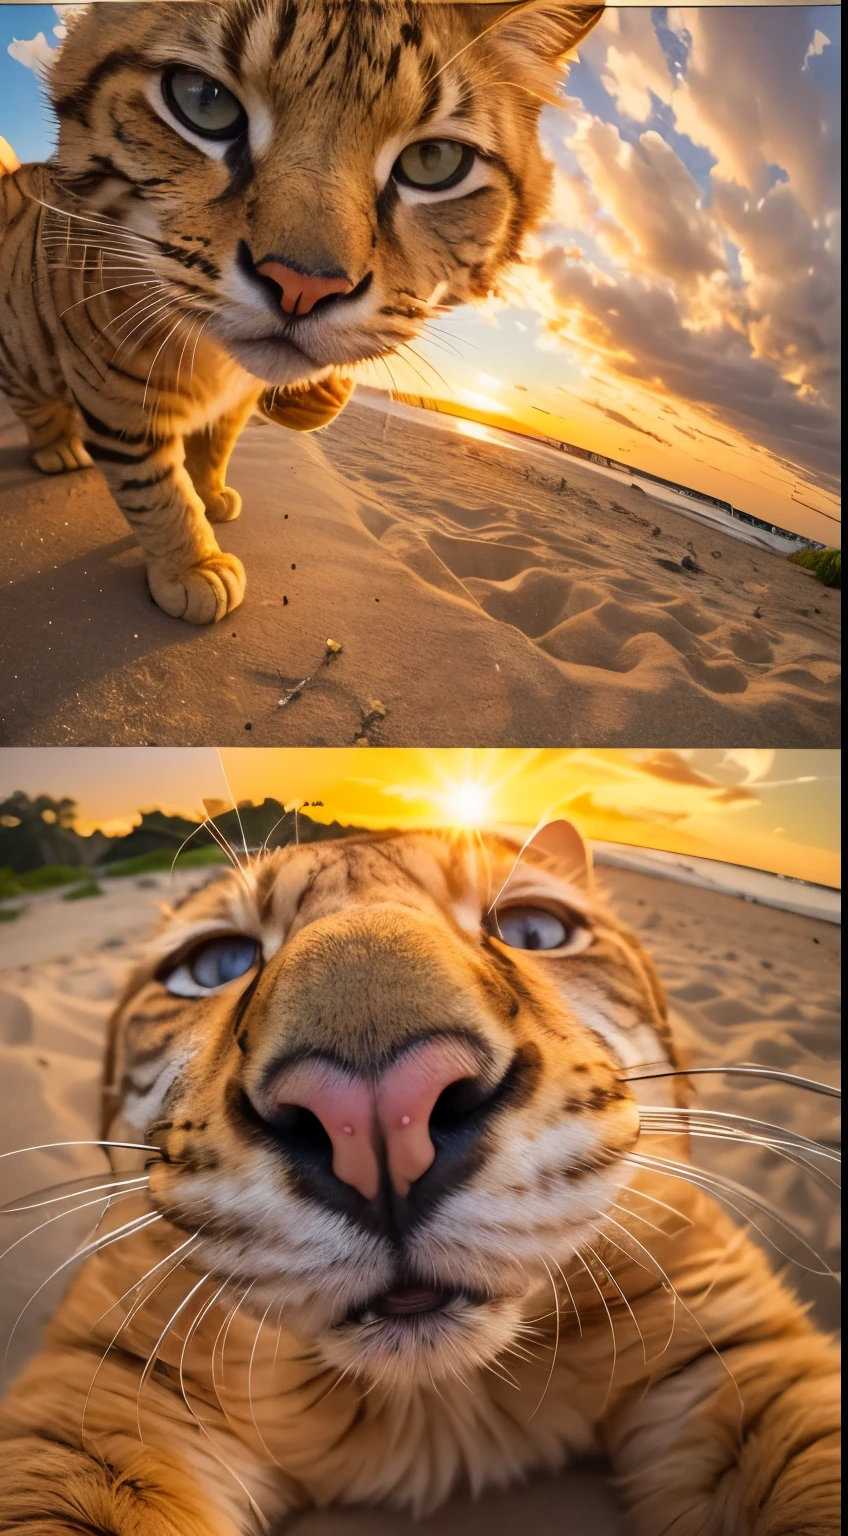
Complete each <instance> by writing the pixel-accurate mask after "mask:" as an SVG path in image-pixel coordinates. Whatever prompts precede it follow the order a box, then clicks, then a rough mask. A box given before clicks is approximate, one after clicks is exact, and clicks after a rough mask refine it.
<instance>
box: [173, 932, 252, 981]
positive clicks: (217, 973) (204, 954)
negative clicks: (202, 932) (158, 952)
mask: <svg viewBox="0 0 848 1536" xmlns="http://www.w3.org/2000/svg"><path fill="white" fill-rule="evenodd" d="M258 958H259V945H258V944H257V943H256V941H255V939H247V938H245V937H244V936H243V935H242V934H232V935H227V936H226V937H223V938H220V939H210V940H208V942H207V943H205V944H200V945H198V947H197V949H194V950H192V952H191V954H190V955H187V956H186V958H185V960H182V961H181V962H180V964H179V965H177V966H176V967H175V968H174V970H173V971H172V972H171V974H170V975H169V976H166V977H165V986H166V987H167V989H168V991H169V992H172V993H173V994H174V995H175V996H176V997H204V996H206V994H207V993H209V992H217V991H218V990H219V988H220V987H225V986H227V984H228V982H231V981H237V980H238V978H239V977H240V976H245V975H246V974H247V972H248V971H250V970H252V969H253V967H254V965H255V964H256V962H257V960H258Z"/></svg>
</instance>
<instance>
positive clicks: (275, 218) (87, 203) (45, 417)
mask: <svg viewBox="0 0 848 1536" xmlns="http://www.w3.org/2000/svg"><path fill="white" fill-rule="evenodd" d="M601 9H602V7H600V6H597V5H595V6H582V7H581V6H574V5H567V4H564V3H562V0H559V3H556V0H547V3H544V4H542V3H539V0H531V3H524V4H522V3H517V4H513V5H506V6H499V7H496V8H495V10H494V11H493V10H492V8H491V7H489V6H475V5H463V4H459V5H453V4H444V5H442V4H436V5H429V4H426V5H425V4H416V3H413V0H228V4H226V5H220V4H212V3H206V0H195V3H191V0H188V3H184V4H168V5H166V6H160V5H158V4H156V3H150V0H149V3H139V4H121V5H96V6H90V7H88V8H87V9H82V11H81V14H77V15H74V16H72V17H71V20H70V22H69V36H68V39H67V41H66V43H65V44H64V47H63V49H62V52H61V55H60V58H59V61H58V63H57V64H56V66H55V68H54V71H53V78H52V95H53V102H54V105H55V109H56V112H57V115H58V118H59V125H60V129H59V144H58V151H57V154H56V157H55V159H54V160H52V161H50V162H49V163H48V164H46V165H43V166H24V167H23V168H22V169H20V170H17V171H12V172H11V173H10V174H7V175H5V176H2V178H0V336H2V342H0V386H2V387H3V389H4V390H5V391H6V392H7V393H8V395H9V398H10V400H11V403H12V405H13V407H14V408H15V410H16V411H17V412H18V414H19V416H20V417H21V419H22V420H23V422H24V424H25V426H26V428H27V431H28V433H29V437H30V443H31V456H32V462H33V463H34V464H35V465H36V467H37V468H38V469H40V470H43V471H44V472H45V473H48V474H50V473H59V472H62V471H64V470H72V469H77V468H82V467H87V466H89V465H90V464H91V463H92V461H93V462H94V463H95V464H96V465H97V466H98V468H99V469H100V470H101V471H102V472H103V474H104V476H105V478H106V480H107V483H108V485H109V488H110V490H111V492H112V494H113V496H114V497H115V500H116V501H117V503H118V505H119V507H120V508H121V510H122V512H123V513H124V515H125V516H126V518H127V520H128V521H129V523H130V526H131V527H132V529H133V531H134V533H135V535H136V537H137V538H138V541H139V543H140V544H141V546H142V549H143V551H144V554H145V556H146V561H147V571H148V581H149V585H150V590H151V592H152V594H153V597H154V599H155V600H156V602H157V603H158V604H159V606H160V607H161V608H163V609H164V610H165V612H166V613H169V614H172V615H174V616H177V617H182V618H185V619H187V620H188V621H190V622H192V623H197V624H204V623H208V622H210V621H212V620H216V619H220V618H222V617H223V616H224V614H225V613H226V612H228V611H229V610H231V609H233V608H234V607H236V606H237V605H238V603H240V602H241V600H242V596H243V593H244V571H243V568H242V566H241V565H240V563H239V562H238V560H236V559H235V557H234V556H232V555H228V554H224V553H222V552H221V550H220V549H219V547H218V544H217V542H216V539H215V536H214V533H213V528H212V525H213V524H214V523H216V522H225V521H228V520H230V519H232V518H234V517H237V516H238V513H239V511H240V500H239V497H238V495H237V494H236V493H235V492H234V491H232V490H230V489H229V488H227V486H226V483H225V480H226V470H227V464H228V461H229V457H230V453H231V451H232V448H233V446H234V444H235V442H236V439H237V438H238V435H239V433H240V431H241V429H242V427H243V426H244V424H245V422H246V420H247V419H248V417H249V416H250V414H251V413H252V411H253V410H254V408H255V407H257V405H260V403H261V404H262V406H263V408H264V409H266V414H269V415H271V416H272V418H273V419H274V420H277V421H282V422H283V423H284V424H285V425H288V426H292V427H295V428H297V429H298V430H312V429H313V428H315V427H317V426H322V425H324V424H325V423H326V422H327V421H329V420H331V419H332V417H333V416H334V415H335V414H336V413H337V411H338V410H339V409H341V407H342V406H343V404H344V403H345V401H346V399H347V398H348V395H349V394H350V389H351V384H350V379H349V377H346V375H349V374H350V370H351V369H352V368H355V366H356V365H357V364H359V363H362V362H364V361H366V360H369V359H374V358H380V357H384V356H386V355H387V354H390V353H392V352H394V351H396V350H398V349H399V348H401V347H403V346H404V345H406V344H408V343H409V342H410V341H411V340H413V339H414V338H415V337H416V336H417V335H418V334H419V333H420V331H421V329H422V327H423V326H424V325H425V323H426V321H427V320H428V319H429V318H430V317H431V316H433V315H434V314H437V313H439V312H441V311H443V310H444V309H445V308H446V307H449V306H452V305H455V304H460V303H464V302H467V301H472V300H474V299H478V298H482V297H484V296H485V295H486V294H488V293H489V292H490V291H491V290H492V288H493V287H494V286H495V285H496V283H497V281H498V278H499V277H500V275H501V274H502V273H503V271H504V270H505V269H506V267H507V266H508V265H509V264H510V263H511V262H513V261H514V260H516V259H517V257H518V256H519V253H520V250H521V245H522V241H523V239H524V237H525V235H526V234H527V232H528V231H529V230H530V229H532V228H533V227H534V226H535V225H536V224H537V223H538V221H539V219H540V217H541V216H542V214H543V212H544V208H545V204H546V199H547V196H548V191H549V182H550V168H549V166H548V164H547V162H546V161H545V160H544V158H543V157H542V154H541V151H540V147H539V141H538V134H537V120H538V115H539V110H540V105H541V101H542V100H543V99H544V98H546V97H550V95H551V92H552V87H553V81H554V79H555V75H556V69H557V67H558V66H560V61H561V60H562V58H563V57H564V55H565V54H566V52H567V51H568V49H569V48H571V47H572V46H573V45H574V44H575V43H576V42H577V41H578V40H579V38H580V37H581V36H582V35H583V34H584V33H585V32H586V31H587V30H588V29H589V27H590V26H591V25H592V24H593V23H594V21H595V20H596V19H597V17H598V15H599V14H600V11H601ZM173 64H182V65H184V66H186V67H191V68H194V69H196V70H200V71H201V72H205V73H207V74H208V75H209V76H210V77H212V78H214V79H215V80H217V81H219V82H221V83H223V84H224V85H226V86H227V87H228V89H230V90H231V91H232V93H233V94H234V95H235V96H236V97H237V98H238V99H239V101H240V102H241V103H242V105H243V107H244V108H245V111H246V112H247V117H248V127H247V129H246V130H245V132H244V133H242V135H241V137H240V138H237V139H235V140H234V141H233V142H232V143H230V144H229V145H227V146H225V145H224V144H222V143H217V142H210V141H207V140H204V139H202V138H200V137H198V136H197V135H196V134H193V133H192V132H190V131H187V130H186V128H185V126H184V125H181V124H180V123H178V122H177V121H176V119H175V118H174V116H173V114H172V113H171V111H170V108H169V107H168V106H167V104H166V101H165V97H164V95H163V86H162V81H163V76H164V74H165V72H166V70H167V68H168V67H169V66H170V65H173ZM560 67H561V66H560ZM430 137H439V138H450V139H454V140H460V141H462V142H464V143H466V144H469V145H471V146H472V147H473V148H474V149H475V150H476V151H477V159H476V161H475V164H474V167H473V169H472V171H471V172H470V175H469V177H468V180H467V182H464V183H462V184H461V185H459V186H457V187H456V188H454V189H452V190H448V191H444V192H440V193H438V194H433V193H421V192H410V191H409V189H408V188H404V187H402V186H401V185H399V183H398V182H397V181H396V180H395V178H394V176H393V174H392V167H393V165H394V164H395V162H396V160H397V157H398V155H399V154H400V153H401V151H402V150H403V149H404V148H405V147H406V146H408V145H409V144H410V143H414V142H416V141H417V140H420V139H422V138H430ZM270 253H273V255H274V257H275V259H276V260H278V261H284V262H285V263H287V264H288V265H289V266H294V267H295V268H296V269H297V270H298V271H301V272H307V273H327V272H329V273H337V272H342V273H346V274H350V281H351V283H352V285H353V291H352V293H351V294H350V296H346V297H344V298H342V299H339V300H336V301H334V302H333V303H332V304H330V305H326V304H325V305H324V306H323V307H322V306H318V307H317V308H316V309H314V310H313V311H312V312H311V313H309V314H303V315H299V316H298V315H297V314H295V315H293V316H292V315H286V314H284V313H283V311H282V310H281V308H280V304H279V294H277V296H276V298H275V297H274V295H273V293H271V292H270V291H269V290H270V289H271V288H273V284H271V283H270V282H269V280H268V279H264V278H261V277H258V276H257V272H256V264H260V265H261V264H262V261H263V260H265V259H268V256H269V254H270ZM266 386H272V391H271V392H270V393H268V391H267V390H266Z"/></svg>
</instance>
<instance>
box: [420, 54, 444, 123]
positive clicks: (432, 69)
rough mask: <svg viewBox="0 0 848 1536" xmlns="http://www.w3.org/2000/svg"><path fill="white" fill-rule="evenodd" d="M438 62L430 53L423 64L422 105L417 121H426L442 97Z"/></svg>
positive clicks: (431, 115)
mask: <svg viewBox="0 0 848 1536" xmlns="http://www.w3.org/2000/svg"><path fill="white" fill-rule="evenodd" d="M438 64H439V61H438V59H435V58H434V57H433V55H432V53H431V54H430V56H429V58H428V59H427V60H426V61H425V64H424V70H425V80H424V86H425V95H424V106H423V107H422V109H421V116H420V118H419V122H422V123H426V122H427V120H428V118H431V117H433V115H434V113H435V112H436V110H437V108H438V105H439V102H440V101H441V99H442V82H441V78H440V76H439V71H438Z"/></svg>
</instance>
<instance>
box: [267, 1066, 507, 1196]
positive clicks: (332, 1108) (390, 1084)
mask: <svg viewBox="0 0 848 1536" xmlns="http://www.w3.org/2000/svg"><path fill="white" fill-rule="evenodd" d="M479 1070H480V1064H479V1062H478V1060H477V1058H476V1057H475V1055H474V1052H473V1051H472V1050H471V1047H470V1046H468V1045H466V1044H465V1043H464V1042H463V1041H460V1040H454V1039H451V1038H448V1037H443V1038H437V1039H433V1040H427V1041H425V1042H423V1043H422V1044H421V1045H418V1046H416V1047H414V1049H413V1050H411V1051H409V1052H408V1053H407V1055H405V1056H402V1057H401V1059H400V1061H396V1062H395V1063H394V1065H393V1066H391V1067H389V1069H388V1071H387V1072H385V1073H384V1074H383V1076H382V1077H380V1078H378V1080H377V1082H376V1083H375V1082H369V1081H366V1080H365V1079H363V1078H357V1077H349V1076H348V1075H347V1074H346V1073H345V1072H343V1071H342V1069H341V1068H340V1067H335V1066H332V1065H331V1064H330V1063H329V1062H323V1061H301V1062H296V1063H295V1065H294V1066H292V1067H290V1068H288V1070H286V1071H285V1072H284V1073H283V1076H282V1078H281V1079H280V1080H279V1082H278V1083H277V1084H276V1086H275V1089H274V1099H275V1102H276V1105H277V1107H278V1108H283V1107H284V1106H292V1107H296V1108H298V1109H306V1110H309V1111H310V1112H311V1113H312V1114H313V1115H315V1116H317V1118H318V1119H319V1120H320V1122H321V1124H322V1126H323V1127H324V1130H325V1131H326V1133H327V1135H328V1136H329V1138H330V1141H331V1142H332V1144H333V1172H334V1174H335V1175H336V1178H337V1179H340V1180H341V1181H342V1183H343V1184H350V1185H352V1186H353V1188H354V1189H357V1190H358V1191H359V1193H360V1194H361V1195H364V1196H365V1199H366V1200H373V1199H374V1198H375V1197H376V1195H377V1191H378V1190H379V1187H380V1159H379V1153H380V1143H381V1142H382V1144H383V1146H384V1147H385V1155H386V1162H387V1164H388V1170H389V1178H390V1179H391V1182H392V1187H393V1188H394V1190H395V1192H396V1194H398V1195H400V1196H401V1197H402V1198H405V1196H406V1195H407V1194H408V1193H409V1187H410V1185H411V1184H414V1182H415V1180H416V1179H420V1178H421V1175H422V1174H423V1173H426V1172H427V1169H428V1168H429V1167H430V1164H431V1163H432V1161H433V1159H434V1157H435V1155H436V1153H435V1148H434V1147H433V1143H432V1141H431V1140H430V1116H431V1114H432V1112H433V1107H434V1105H435V1103H436V1100H437V1099H438V1097H439V1095H440V1094H441V1093H442V1092H443V1091H444V1089H445V1088H449V1087H450V1085H451V1084H452V1083H456V1082H460V1081H461V1080H462V1079H464V1078H469V1077H476V1076H477V1075H478V1074H479Z"/></svg>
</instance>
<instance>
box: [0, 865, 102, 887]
mask: <svg viewBox="0 0 848 1536" xmlns="http://www.w3.org/2000/svg"><path fill="white" fill-rule="evenodd" d="M84 874H85V870H83V869H79V868H76V869H75V868H74V867H73V865H72V864H43V865H42V866H41V868H40V869H28V870H27V872H26V874H23V875H16V876H15V879H16V880H17V881H18V883H19V885H20V888H21V891H52V890H53V889H54V888H55V887H56V886H58V885H71V884H72V883H73V882H74V881H78V880H80V878H81V877H82V876H83V875H84Z"/></svg>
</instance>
